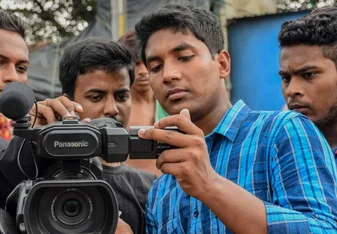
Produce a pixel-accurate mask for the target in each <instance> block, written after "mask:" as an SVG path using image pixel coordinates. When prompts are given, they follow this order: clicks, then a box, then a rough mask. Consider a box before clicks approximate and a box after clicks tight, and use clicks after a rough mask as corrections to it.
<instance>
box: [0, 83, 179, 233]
mask: <svg viewBox="0 0 337 234" xmlns="http://www.w3.org/2000/svg"><path fill="white" fill-rule="evenodd" d="M33 103H34V93H33V91H32V90H31V89H30V88H29V87H28V86H26V85H25V84H23V83H18V82H16V83H12V84H10V85H7V86H6V87H5V89H4V90H3V92H2V94H1V98H0V111H1V112H2V113H3V114H4V115H6V116H7V117H9V118H11V119H13V120H15V122H14V123H13V127H14V131H13V133H14V135H17V136H20V137H23V138H25V139H28V140H31V141H33V142H35V144H36V152H37V155H38V156H39V157H42V158H49V159H54V160H55V163H53V165H52V167H50V168H49V169H48V170H46V171H45V172H44V173H42V175H41V174H40V175H39V177H38V178H36V179H34V180H26V181H23V182H22V183H21V184H19V185H18V186H17V187H16V188H15V190H14V191H13V192H12V194H11V195H10V196H9V198H8V199H7V205H8V201H11V200H13V197H16V199H15V201H16V202H15V206H16V214H15V217H16V225H17V228H18V229H19V231H20V233H28V234H30V233H34V234H36V233H53V234H54V233H55V234H57V233H104V234H105V233H114V232H115V229H116V227H117V222H118V212H119V211H118V202H117V199H116V196H115V194H114V191H113V189H112V188H111V186H110V185H109V184H108V183H106V182H105V181H103V180H102V166H101V164H100V161H99V160H98V158H97V156H100V157H102V158H103V159H104V160H105V161H106V162H122V161H125V160H126V159H127V157H128V155H129V154H130V158H131V159H151V158H152V159H154V158H157V157H158V155H159V154H160V153H161V152H163V151H164V150H166V149H170V148H173V147H171V146H169V145H167V144H164V143H161V142H155V141H152V140H144V139H140V138H139V137H138V135H137V133H138V130H139V129H140V127H131V129H130V134H129V133H128V132H127V131H126V129H125V128H124V127H123V125H122V124H121V123H119V122H118V121H116V120H114V119H110V118H102V119H95V120H92V121H91V122H82V121H80V120H79V118H78V117H76V116H70V117H63V119H62V121H57V122H55V123H52V124H49V125H46V126H43V127H36V128H30V125H31V123H30V117H29V116H27V115H26V114H27V113H28V112H29V110H30V108H31V107H32V105H33ZM4 107H6V108H4ZM8 109H11V110H13V111H8ZM7 112H8V113H7ZM173 130H174V129H173ZM9 205H10V206H13V204H9Z"/></svg>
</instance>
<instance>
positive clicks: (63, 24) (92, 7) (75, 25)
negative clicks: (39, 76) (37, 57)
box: [0, 0, 97, 44]
mask: <svg viewBox="0 0 337 234" xmlns="http://www.w3.org/2000/svg"><path fill="white" fill-rule="evenodd" d="M96 7H97V0H16V1H6V0H0V9H4V10H7V11H11V12H15V13H16V14H17V15H19V16H21V17H22V18H23V19H24V20H25V21H26V22H27V23H28V25H29V27H30V33H29V35H28V43H29V44H33V43H35V42H40V41H48V40H52V41H54V42H56V41H62V40H66V39H68V38H70V37H72V36H74V35H77V34H78V33H79V32H80V31H82V30H83V29H84V28H85V27H86V26H87V25H88V23H89V22H90V21H92V20H93V19H94V17H95V13H96Z"/></svg>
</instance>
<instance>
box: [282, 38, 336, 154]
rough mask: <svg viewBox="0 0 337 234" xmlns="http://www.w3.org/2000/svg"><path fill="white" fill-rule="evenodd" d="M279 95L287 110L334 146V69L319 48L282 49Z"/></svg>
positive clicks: (302, 46)
mask: <svg viewBox="0 0 337 234" xmlns="http://www.w3.org/2000/svg"><path fill="white" fill-rule="evenodd" d="M279 75H280V77H281V79H282V92H283V96H284V99H285V100H286V102H287V105H288V108H289V109H290V110H295V111H298V112H300V113H302V114H303V115H306V116H307V117H308V118H310V120H311V121H313V122H314V123H315V124H316V126H317V127H318V128H319V129H320V130H321V132H322V133H323V135H324V136H325V138H326V139H327V141H328V143H329V145H330V147H331V148H332V149H333V148H336V147H337V138H336V136H337V93H336V89H337V69H336V64H335V63H334V62H333V61H332V60H331V59H329V58H326V57H325V56H324V55H323V52H322V49H321V48H320V47H319V46H307V45H297V46H290V47H284V48H282V51H281V55H280V72H279Z"/></svg>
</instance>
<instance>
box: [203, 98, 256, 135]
mask: <svg viewBox="0 0 337 234" xmlns="http://www.w3.org/2000/svg"><path fill="white" fill-rule="evenodd" d="M250 112H251V109H250V108H249V107H248V106H247V105H246V104H245V103H244V102H243V101H242V100H239V101H238V102H237V103H235V105H233V106H232V107H231V108H229V109H228V110H227V112H226V114H225V115H224V116H223V117H222V119H221V121H220V122H219V123H218V125H217V126H216V127H215V129H214V130H213V131H212V133H211V134H209V135H208V136H207V137H211V135H213V134H214V133H218V134H221V135H223V136H225V137H227V138H228V139H229V140H230V141H232V142H233V141H234V140H235V138H236V135H237V134H238V132H239V129H240V126H241V125H242V123H243V121H244V120H245V119H246V118H247V117H248V115H249V113H250Z"/></svg>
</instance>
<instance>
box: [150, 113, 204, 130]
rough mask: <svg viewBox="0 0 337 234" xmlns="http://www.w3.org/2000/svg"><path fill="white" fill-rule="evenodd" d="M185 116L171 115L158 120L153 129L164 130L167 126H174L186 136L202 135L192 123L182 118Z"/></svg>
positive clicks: (186, 118)
mask: <svg viewBox="0 0 337 234" xmlns="http://www.w3.org/2000/svg"><path fill="white" fill-rule="evenodd" d="M184 115H187V114H186V113H185V112H183V114H179V115H171V116H168V117H165V118H162V119H160V120H159V121H157V122H156V123H155V124H154V127H155V128H165V127H169V126H176V127H178V128H179V129H180V131H182V132H184V133H186V134H192V135H194V134H196V135H200V134H203V132H202V131H201V129H199V128H198V127H197V126H196V125H195V124H194V123H193V122H191V120H190V119H188V117H186V116H184Z"/></svg>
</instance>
